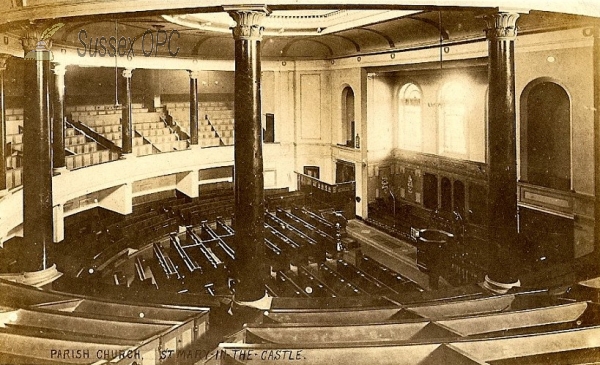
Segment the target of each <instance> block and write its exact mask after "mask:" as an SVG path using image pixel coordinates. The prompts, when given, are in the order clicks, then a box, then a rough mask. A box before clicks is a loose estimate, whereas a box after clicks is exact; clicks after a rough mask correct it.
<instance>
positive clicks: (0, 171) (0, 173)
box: [0, 55, 10, 191]
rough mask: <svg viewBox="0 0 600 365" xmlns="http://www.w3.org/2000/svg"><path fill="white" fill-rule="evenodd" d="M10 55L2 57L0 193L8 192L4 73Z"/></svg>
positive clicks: (0, 81)
mask: <svg viewBox="0 0 600 365" xmlns="http://www.w3.org/2000/svg"><path fill="white" fill-rule="evenodd" d="M9 58H10V55H0V191H2V190H6V188H7V186H6V158H7V157H8V156H9V155H10V151H7V150H6V142H7V140H6V106H5V103H4V99H5V97H4V71H6V61H7V60H8V59H9Z"/></svg>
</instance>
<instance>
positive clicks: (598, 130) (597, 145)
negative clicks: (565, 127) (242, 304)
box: [593, 24, 600, 255]
mask: <svg viewBox="0 0 600 365" xmlns="http://www.w3.org/2000/svg"><path fill="white" fill-rule="evenodd" d="M593 63H594V66H593V71H594V151H595V152H594V195H595V197H596V200H595V204H594V250H595V251H596V253H597V254H598V255H600V253H599V252H600V24H597V25H596V26H595V27H594V62H593Z"/></svg>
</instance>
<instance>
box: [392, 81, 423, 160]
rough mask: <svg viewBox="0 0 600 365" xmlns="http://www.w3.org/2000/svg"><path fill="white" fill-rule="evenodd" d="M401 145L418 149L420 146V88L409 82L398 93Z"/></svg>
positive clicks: (414, 149) (410, 148)
mask: <svg viewBox="0 0 600 365" xmlns="http://www.w3.org/2000/svg"><path fill="white" fill-rule="evenodd" d="M398 104H399V108H398V116H399V119H400V120H399V122H400V128H399V130H400V139H399V140H400V143H401V147H403V148H405V149H408V150H413V151H420V150H421V146H422V133H423V132H422V120H421V89H419V87H418V86H417V85H415V84H412V83H409V84H406V85H404V86H402V88H401V89H400V92H399V93H398Z"/></svg>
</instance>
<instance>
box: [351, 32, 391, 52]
mask: <svg viewBox="0 0 600 365" xmlns="http://www.w3.org/2000/svg"><path fill="white" fill-rule="evenodd" d="M356 29H360V30H364V31H367V32H371V33H375V34H377V35H378V36H380V37H382V38H384V39H385V40H386V41H387V42H388V44H389V45H390V48H396V44H395V43H394V40H393V39H392V38H391V37H390V36H389V35H387V34H385V33H383V32H380V31H378V30H375V29H370V28H365V27H360V28H356Z"/></svg>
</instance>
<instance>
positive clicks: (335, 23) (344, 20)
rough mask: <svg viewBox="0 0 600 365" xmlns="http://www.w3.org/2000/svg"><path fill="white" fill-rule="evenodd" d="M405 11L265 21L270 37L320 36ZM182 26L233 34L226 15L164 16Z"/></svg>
mask: <svg viewBox="0 0 600 365" xmlns="http://www.w3.org/2000/svg"><path fill="white" fill-rule="evenodd" d="M418 12H419V11H406V10H404V11H402V10H368V9H367V10H289V11H285V10H283V11H282V10H279V11H277V10H276V11H273V12H272V13H271V14H269V15H268V16H266V17H265V18H264V19H263V21H262V24H261V25H262V26H263V27H264V31H263V35H264V36H267V37H290V36H319V35H326V34H333V33H336V32H341V31H344V30H348V29H353V28H356V27H362V26H365V25H369V24H374V23H381V22H384V21H388V20H393V19H397V18H402V17H405V16H409V15H413V14H416V13H418ZM163 18H164V19H165V20H167V21H169V22H172V23H174V24H177V25H179V26H183V27H188V28H194V29H200V30H205V31H211V32H219V33H228V34H229V33H231V28H232V27H234V26H235V22H234V21H233V19H232V18H231V17H230V16H229V15H228V14H227V13H224V12H218V13H197V14H182V15H163Z"/></svg>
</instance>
